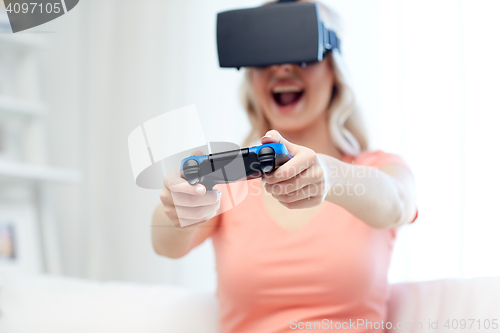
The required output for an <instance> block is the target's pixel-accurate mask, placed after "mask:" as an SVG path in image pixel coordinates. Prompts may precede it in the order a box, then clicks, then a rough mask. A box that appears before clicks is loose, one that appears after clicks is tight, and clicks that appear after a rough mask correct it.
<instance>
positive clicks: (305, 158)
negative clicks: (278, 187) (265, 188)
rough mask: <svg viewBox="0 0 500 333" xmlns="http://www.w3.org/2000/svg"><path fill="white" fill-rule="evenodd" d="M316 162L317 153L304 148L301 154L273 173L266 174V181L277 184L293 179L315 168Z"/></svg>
mask: <svg viewBox="0 0 500 333" xmlns="http://www.w3.org/2000/svg"><path fill="white" fill-rule="evenodd" d="M315 161H316V153H315V152H314V151H313V150H311V149H309V148H305V147H302V148H301V150H300V152H299V153H298V154H297V155H295V156H294V157H293V158H292V159H291V160H289V161H288V162H286V163H285V164H283V165H282V166H280V167H279V168H278V169H276V170H274V171H273V172H272V173H270V174H265V175H264V180H265V181H266V183H269V184H276V183H278V182H282V181H285V180H288V179H291V178H293V177H295V176H297V175H298V174H300V173H302V172H304V171H305V170H306V169H308V168H310V167H311V166H313V165H314V164H315Z"/></svg>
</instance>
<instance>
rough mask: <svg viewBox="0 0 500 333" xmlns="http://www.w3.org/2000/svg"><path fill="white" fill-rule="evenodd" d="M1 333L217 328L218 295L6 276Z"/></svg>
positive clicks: (124, 332) (212, 331) (1, 299)
mask: <svg viewBox="0 0 500 333" xmlns="http://www.w3.org/2000/svg"><path fill="white" fill-rule="evenodd" d="M0 311H1V313H0V316H1V317H0V332H2V333H28V332H29V333H33V332H38V333H45V332H46V333H49V332H50V333H67V332H72V333H80V332H81V333H83V332H86V333H88V332H93V333H97V332H102V333H104V332H106V333H110V332H120V333H127V332H130V333H137V332H148V333H156V332H158V333H160V332H162V333H165V332H169V333H171V332H179V333H181V332H182V333H186V332H187V333H189V332H210V333H215V332H218V306H217V302H216V299H215V297H214V296H213V294H208V293H201V292H193V291H189V290H186V289H182V288H177V287H170V286H148V285H136V284H130V283H120V282H93V281H89V280H82V279H76V278H68V277H55V276H46V275H10V276H2V279H1V291H0Z"/></svg>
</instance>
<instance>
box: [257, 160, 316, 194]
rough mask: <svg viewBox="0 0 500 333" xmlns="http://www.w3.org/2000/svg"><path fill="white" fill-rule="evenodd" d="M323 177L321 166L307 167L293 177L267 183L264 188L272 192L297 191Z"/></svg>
mask: <svg viewBox="0 0 500 333" xmlns="http://www.w3.org/2000/svg"><path fill="white" fill-rule="evenodd" d="M321 179H323V170H322V169H321V168H317V167H312V168H307V169H306V170H304V171H302V172H301V173H299V174H298V175H296V176H295V177H293V178H291V179H288V180H284V181H281V182H278V183H267V181H266V185H265V189H266V191H267V192H269V193H272V194H288V193H291V192H293V191H297V190H298V189H300V188H303V187H304V186H307V185H309V184H311V183H316V182H318V181H320V180H321Z"/></svg>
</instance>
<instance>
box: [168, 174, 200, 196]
mask: <svg viewBox="0 0 500 333" xmlns="http://www.w3.org/2000/svg"><path fill="white" fill-rule="evenodd" d="M166 187H167V188H168V189H169V190H170V191H172V192H179V193H186V194H192V195H198V196H199V195H204V194H205V193H206V191H207V189H206V188H205V186H203V185H202V184H196V185H191V184H189V183H188V182H187V180H185V179H184V178H180V177H175V178H169V179H167V184H166Z"/></svg>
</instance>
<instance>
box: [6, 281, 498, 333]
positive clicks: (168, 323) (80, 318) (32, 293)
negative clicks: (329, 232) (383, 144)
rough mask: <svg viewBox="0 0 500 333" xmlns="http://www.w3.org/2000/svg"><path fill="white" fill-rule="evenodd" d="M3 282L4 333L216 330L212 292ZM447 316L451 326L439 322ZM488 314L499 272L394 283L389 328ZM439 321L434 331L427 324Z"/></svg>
mask: <svg viewBox="0 0 500 333" xmlns="http://www.w3.org/2000/svg"><path fill="white" fill-rule="evenodd" d="M0 283H1V288H0V311H1V312H0V332H2V333H28V332H29V333H32V332H37V333H45V332H46V333H49V332H50V333H63V332H64V333H67V332H72V333H80V332H82V333H83V332H86V333H87V332H92V333H99V332H103V333H104V332H106V333H109V332H119V333H128V332H130V333H132V332H133V333H137V332H148V333H156V332H158V333H159V332H162V333H165V332H168V333H177V332H179V333H181V332H182V333H190V332H193V333H194V332H196V333H198V332H204V333H216V332H218V324H217V313H218V311H217V301H216V299H215V296H214V295H213V294H207V293H200V292H193V291H189V290H186V289H181V288H177V287H169V286H151V285H138V284H130V283H118V282H106V283H103V282H94V281H87V280H80V279H75V278H67V277H55V276H43V275H10V276H3V277H0ZM447 319H450V321H449V325H450V329H447V328H446V327H444V325H445V323H446V320H447ZM453 319H457V320H458V321H457V322H455V323H454V322H453ZM460 319H465V320H467V329H460V328H457V330H453V329H452V328H453V324H456V325H460ZM469 319H475V320H476V322H471V321H470V320H469ZM493 319H497V320H496V321H495V322H498V321H500V277H498V278H477V279H468V280H439V281H429V282H419V283H404V284H395V285H393V286H392V296H391V300H390V311H389V318H388V321H390V322H391V323H392V324H393V325H394V326H395V325H397V323H398V322H400V323H401V324H400V327H404V326H406V328H401V329H396V330H395V329H391V330H387V331H388V332H391V331H392V332H394V331H397V332H419V333H421V332H454V331H456V332H482V331H483V330H481V329H478V327H477V325H478V322H477V320H480V321H481V328H483V325H484V324H485V323H486V324H487V322H486V320H489V323H490V326H491V324H492V323H493V321H492V320H493ZM436 321H437V324H438V328H437V329H429V327H428V326H429V322H432V323H436ZM415 322H421V323H422V327H421V328H420V327H418V326H417V327H415V326H413V325H414V324H413V323H415ZM408 323H411V325H412V326H413V327H412V328H410V327H409V324H408ZM462 323H463V322H462ZM470 325H473V327H472V329H469V326H470ZM474 325H476V326H474ZM499 325H500V324H499ZM433 327H435V324H433ZM484 331H485V332H493V331H496V332H498V331H500V328H499V329H497V330H492V329H490V330H484Z"/></svg>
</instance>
